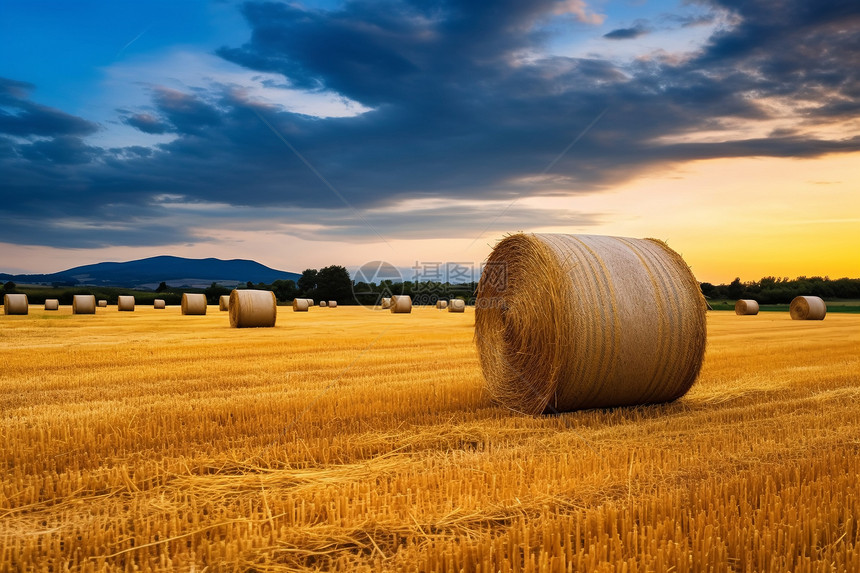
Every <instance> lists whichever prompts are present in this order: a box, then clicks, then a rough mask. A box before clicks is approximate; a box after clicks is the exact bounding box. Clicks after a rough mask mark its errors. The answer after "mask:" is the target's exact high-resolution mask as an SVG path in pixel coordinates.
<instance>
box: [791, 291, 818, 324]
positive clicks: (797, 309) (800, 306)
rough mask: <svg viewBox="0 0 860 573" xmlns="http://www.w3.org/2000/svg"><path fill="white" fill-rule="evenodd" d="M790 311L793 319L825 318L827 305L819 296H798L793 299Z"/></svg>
mask: <svg viewBox="0 0 860 573" xmlns="http://www.w3.org/2000/svg"><path fill="white" fill-rule="evenodd" d="M788 312H789V314H790V315H791V318H792V320H824V317H825V316H827V305H826V304H824V301H823V300H822V299H821V298H819V297H817V296H797V297H794V300H792V301H791V305H789V307H788Z"/></svg>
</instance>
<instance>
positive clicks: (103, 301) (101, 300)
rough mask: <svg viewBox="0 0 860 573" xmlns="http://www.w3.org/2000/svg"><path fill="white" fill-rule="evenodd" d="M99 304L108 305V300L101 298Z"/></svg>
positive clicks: (103, 306)
mask: <svg viewBox="0 0 860 573" xmlns="http://www.w3.org/2000/svg"><path fill="white" fill-rule="evenodd" d="M98 304H99V308H105V307H107V301H106V300H105V299H103V298H101V299H99V303H98Z"/></svg>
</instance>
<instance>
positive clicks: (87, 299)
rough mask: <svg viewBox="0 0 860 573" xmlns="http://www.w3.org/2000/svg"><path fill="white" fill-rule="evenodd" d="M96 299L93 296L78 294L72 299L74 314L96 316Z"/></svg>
mask: <svg viewBox="0 0 860 573" xmlns="http://www.w3.org/2000/svg"><path fill="white" fill-rule="evenodd" d="M95 313H96V297H95V295H91V294H76V295H75V296H73V297H72V314H95Z"/></svg>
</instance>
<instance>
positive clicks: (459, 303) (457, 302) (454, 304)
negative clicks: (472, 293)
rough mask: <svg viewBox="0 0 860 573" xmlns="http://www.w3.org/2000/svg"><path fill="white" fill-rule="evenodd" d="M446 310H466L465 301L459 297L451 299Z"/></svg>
mask: <svg viewBox="0 0 860 573" xmlns="http://www.w3.org/2000/svg"><path fill="white" fill-rule="evenodd" d="M448 312H466V301H465V300H462V299H459V298H455V299H451V304H449V305H448Z"/></svg>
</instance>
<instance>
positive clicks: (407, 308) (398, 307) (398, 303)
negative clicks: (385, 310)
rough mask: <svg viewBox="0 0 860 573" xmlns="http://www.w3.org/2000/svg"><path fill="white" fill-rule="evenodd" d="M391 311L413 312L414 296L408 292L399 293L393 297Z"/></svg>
mask: <svg viewBox="0 0 860 573" xmlns="http://www.w3.org/2000/svg"><path fill="white" fill-rule="evenodd" d="M390 308H391V312H393V313H396V314H410V313H411V312H412V297H411V296H409V295H408V294H397V295H392V297H391V307H390Z"/></svg>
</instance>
